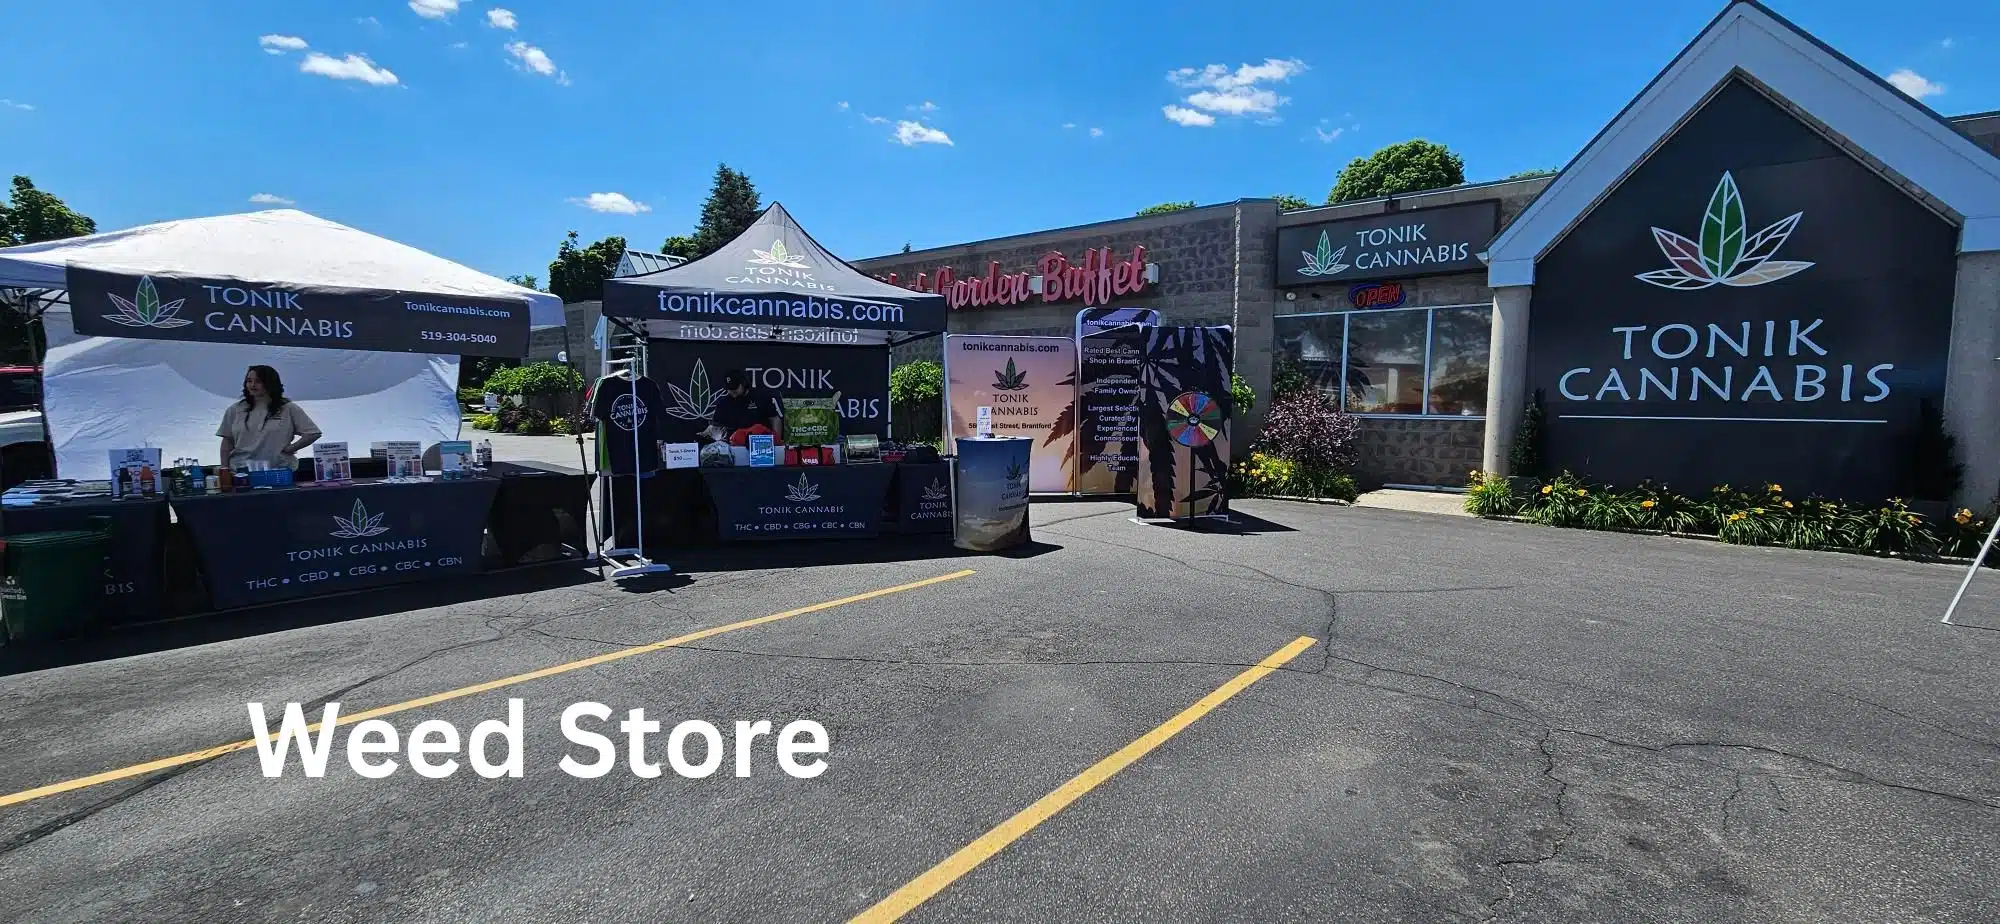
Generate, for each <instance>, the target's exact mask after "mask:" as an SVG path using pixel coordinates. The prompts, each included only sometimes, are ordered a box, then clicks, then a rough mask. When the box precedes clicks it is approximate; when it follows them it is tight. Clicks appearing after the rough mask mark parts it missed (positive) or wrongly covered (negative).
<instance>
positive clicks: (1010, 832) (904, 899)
mask: <svg viewBox="0 0 2000 924" xmlns="http://www.w3.org/2000/svg"><path fill="white" fill-rule="evenodd" d="M1316 644H1318V640H1317V639H1314V638H1312V637H1310V636H1301V637H1300V638H1298V639H1297V640H1295V641H1293V642H1292V643H1291V644H1289V645H1286V646H1285V647H1283V648H1280V649H1278V650H1277V651H1276V652H1274V653H1273V654H1272V655H1271V656H1270V657H1268V658H1265V659H1264V660H1262V661H1259V662H1257V666H1256V667H1253V668H1250V669H1249V670H1246V671H1244V672H1243V673H1241V674H1237V675H1236V676H1235V677H1233V678H1231V679H1230V681H1229V682H1228V683H1225V684H1223V685H1222V686H1219V687H1216V688H1215V692H1213V693H1210V694H1208V695H1207V696H1204V697H1202V698H1201V699H1200V700H1197V701H1196V702H1195V704H1194V705H1192V706H1189V707H1187V708H1186V709H1183V710H1181V711H1180V714H1179V715H1176V716H1174V717H1173V718H1171V719H1168V720H1167V721H1166V722H1165V723H1164V724H1162V725H1161V726H1160V727H1158V728H1155V729H1153V730H1152V731H1149V732H1147V733H1146V734H1145V735H1143V736H1141V737H1140V738H1139V740H1137V741H1134V742H1132V743H1131V744H1128V745H1126V746H1124V747H1122V748H1119V749H1118V751H1117V752H1116V753H1114V754H1112V755H1111V756H1110V757H1106V758H1104V759H1103V760H1100V761H1098V762H1097V763H1095V764H1092V765H1091V766H1090V768H1089V769H1087V770H1085V771H1083V772H1082V773H1079V774H1077V775H1076V776H1074V777H1072V778H1071V779H1070V781H1069V782H1067V783H1064V784H1062V785H1061V786H1060V787H1057V788H1056V791H1055V792H1052V793H1049V794H1048V795H1046V796H1043V797H1041V798H1040V799H1037V800H1035V804H1033V805H1030V806H1028V807H1027V808H1024V809H1022V810H1021V811H1019V812H1017V813H1015V815H1014V817H1012V818H1009V819H1007V820H1006V821H1003V822H1001V823H1000V825H999V827H996V828H994V829H993V830H991V831H988V832H986V833H985V834H983V835H981V836H980V837H979V839H978V840H976V841H973V842H972V843H970V844H967V845H965V846H964V847H962V848H960V849H959V851H958V852H957V853H954V854H952V855H951V856H949V857H946V858H945V859H944V862H942V863H939V864H938V865H936V866H933V867H931V868H930V870H929V871H927V872H925V873H924V874H923V875H921V876H918V877H917V878H915V879H913V880H910V883H909V884H908V885H905V886H903V887H902V888H900V889H897V890H896V891H895V892H893V893H891V894H890V895H889V897H888V898H885V899H882V901H880V902H879V903H877V904H876V905H875V907H873V908H870V909H868V910H867V911H863V912H861V914H859V915H857V916H855V918H854V920H853V922H851V924H887V922H890V921H894V920H896V919H898V918H901V917H902V916H903V915H905V914H908V913H909V912H910V910H911V909H913V908H915V907H917V906H918V905H921V904H923V903H924V902H926V901H928V900H930V898H931V896H933V895H936V894H938V893H939V892H942V891H944V889H945V887H946V886H949V885H951V884H952V883H953V882H956V881H958V878H959V877H960V876H963V875H965V874H966V873H969V872H972V870H973V869H974V868H975V867H977V866H979V864H981V863H984V862H986V859H987V858H988V857H991V856H993V855H994V854H996V853H999V852H1000V851H1001V850H1003V849H1005V848H1006V847H1007V845H1008V844H1011V843H1013V842H1015V841H1017V840H1019V839H1020V838H1021V836H1022V835H1025V834H1027V833H1028V832H1029V831H1032V830H1034V829H1035V826H1036V825H1039V824H1041V823H1042V822H1044V821H1047V820H1049V819H1050V818H1052V817H1054V816H1055V814H1056V813H1057V812H1060V811H1062V810H1063V809H1065V808H1068V807H1069V804H1070V803H1072V802H1075V801H1076V800H1078V799H1080V798H1083V794H1084V793H1087V792H1089V791H1091V790H1092V789H1095V788H1097V786H1098V784H1100V783H1103V782H1104V781H1105V780H1108V779H1110V778H1112V777H1113V776H1115V775H1117V773H1118V771H1120V770H1123V769H1125V768H1126V767H1129V766H1131V765H1132V764H1133V763H1134V762H1136V761H1137V760H1138V759H1139V758H1141V757H1144V756H1146V755H1147V753H1149V752H1151V751H1152V750H1153V749H1154V748H1156V747H1159V746H1160V745H1162V744H1165V743H1166V742H1167V739H1169V738H1172V737H1173V736H1175V735H1178V734H1180V732H1181V730H1182V729H1184V728H1187V727H1188V726H1189V725H1193V724H1194V723H1195V720H1196V719H1199V718H1201V717H1202V716H1205V715H1207V714H1208V713H1209V712H1211V711H1213V710H1214V709H1215V707H1217V706H1220V705H1222V704H1223V703H1225V702H1228V701H1229V698H1230V697H1232V696H1235V695H1236V694H1238V693H1241V692H1243V691H1244V689H1246V688H1248V687H1249V686H1250V685H1251V684H1253V683H1256V682H1257V681H1258V680H1261V679H1263V677H1264V676H1265V675H1266V674H1269V673H1271V672H1272V671H1275V670H1277V669H1278V668H1281V667H1284V666H1285V664H1286V663H1287V662H1289V661H1291V660H1292V659H1293V658H1296V657H1298V656H1299V654H1300V652H1303V651H1305V650H1306V649H1308V648H1311V647H1312V646H1314V645H1316Z"/></svg>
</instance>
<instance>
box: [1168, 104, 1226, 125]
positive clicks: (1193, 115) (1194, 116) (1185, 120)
mask: <svg viewBox="0 0 2000 924" xmlns="http://www.w3.org/2000/svg"><path fill="white" fill-rule="evenodd" d="M1160 111H1161V112H1164V113H1166V114H1167V121H1169V122H1172V123H1174V124H1176V125H1185V126H1187V127H1189V128H1195V127H1198V126H1208V125H1214V124H1215V117H1214V116H1212V115H1209V114H1208V113H1206V112H1197V111H1195V110H1193V109H1189V108H1187V107H1185V106H1173V105H1167V106H1161V107H1160Z"/></svg>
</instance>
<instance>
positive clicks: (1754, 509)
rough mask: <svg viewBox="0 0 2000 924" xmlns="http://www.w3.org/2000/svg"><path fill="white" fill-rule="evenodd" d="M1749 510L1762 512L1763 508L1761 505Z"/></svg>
mask: <svg viewBox="0 0 2000 924" xmlns="http://www.w3.org/2000/svg"><path fill="white" fill-rule="evenodd" d="M1750 512H1752V513H1763V512H1764V508H1762V507H1756V508H1752V509H1751V511H1750Z"/></svg>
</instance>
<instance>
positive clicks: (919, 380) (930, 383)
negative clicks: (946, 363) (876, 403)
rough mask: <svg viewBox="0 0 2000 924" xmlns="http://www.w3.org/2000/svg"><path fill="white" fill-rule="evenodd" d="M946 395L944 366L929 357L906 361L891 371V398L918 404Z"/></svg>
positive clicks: (900, 401) (900, 402) (899, 401)
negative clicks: (910, 361) (911, 361)
mask: <svg viewBox="0 0 2000 924" xmlns="http://www.w3.org/2000/svg"><path fill="white" fill-rule="evenodd" d="M942 397H944V367H943V366H940V365H938V364H937V363H934V362H931V361H930V360H928V359H920V360H917V361H916V362H913V363H904V364H902V365H900V366H897V367H896V368H895V369H894V370H892V371H890V373H889V400H891V401H894V402H896V403H897V404H918V403H921V402H924V401H936V400H937V399H939V398H942Z"/></svg>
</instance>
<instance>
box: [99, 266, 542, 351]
mask: <svg viewBox="0 0 2000 924" xmlns="http://www.w3.org/2000/svg"><path fill="white" fill-rule="evenodd" d="M67 277H68V279H67V284H68V286H69V297H70V307H71V311H70V316H71V317H72V318H73V319H74V324H75V327H76V332H77V333H78V334H82V335H84V336H91V337H127V338H135V339H142V340H193V341H199V342H204V343H255V344H262V345H266V346H296V347H324V348H329V349H336V350H369V351H377V352H388V353H444V354H452V355H459V356H515V357H518V356H522V355H524V354H526V353H527V350H528V305H527V303H526V302H520V301H510V300H507V299H495V298H470V297H464V296H456V295H453V296H445V295H434V294H425V293H417V292H393V291H384V290H377V289H340V288H328V287H324V286H282V285H273V284H267V283H259V282H251V281H246V280H241V279H223V278H195V277H186V276H174V275H171V274H160V273H155V274H150V275H148V274H138V273H125V272H113V271H107V270H96V269H87V268H84V267H80V266H71V267H70V268H69V270H68V272H67Z"/></svg>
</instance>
